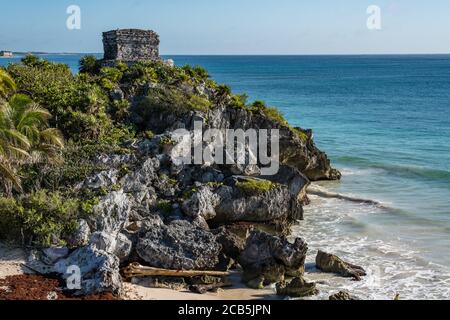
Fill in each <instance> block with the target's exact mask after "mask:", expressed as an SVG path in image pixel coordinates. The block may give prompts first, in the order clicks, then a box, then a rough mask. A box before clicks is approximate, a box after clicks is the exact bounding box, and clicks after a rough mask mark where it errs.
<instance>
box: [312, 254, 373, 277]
mask: <svg viewBox="0 0 450 320" xmlns="http://www.w3.org/2000/svg"><path fill="white" fill-rule="evenodd" d="M316 266H317V268H318V269H319V270H322V271H323V272H330V273H336V274H339V275H341V276H343V277H350V278H354V279H355V280H357V281H359V280H361V277H362V276H365V275H366V271H365V270H364V269H363V268H362V267H359V266H356V265H354V264H351V263H348V262H345V261H344V260H342V259H341V258H339V257H338V256H335V255H333V254H329V253H326V252H323V251H319V252H318V253H317V257H316Z"/></svg>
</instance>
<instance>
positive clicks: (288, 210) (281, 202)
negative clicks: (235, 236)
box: [214, 185, 303, 223]
mask: <svg viewBox="0 0 450 320" xmlns="http://www.w3.org/2000/svg"><path fill="white" fill-rule="evenodd" d="M216 193H217V195H218V196H219V197H220V199H221V201H220V204H219V205H218V206H217V207H216V208H215V212H216V218H215V219H214V222H215V223H230V222H238V221H247V222H273V221H274V220H283V221H294V220H298V219H301V218H302V217H303V208H302V206H301V205H300V204H299V201H298V199H296V198H295V197H292V196H291V193H290V192H289V190H288V188H287V187H285V186H281V185H280V186H277V187H275V188H273V189H271V190H269V191H267V192H262V193H260V194H253V195H249V194H246V193H245V192H244V191H243V190H240V189H239V188H237V187H236V186H227V185H224V186H221V187H219V189H218V190H217V192H216Z"/></svg>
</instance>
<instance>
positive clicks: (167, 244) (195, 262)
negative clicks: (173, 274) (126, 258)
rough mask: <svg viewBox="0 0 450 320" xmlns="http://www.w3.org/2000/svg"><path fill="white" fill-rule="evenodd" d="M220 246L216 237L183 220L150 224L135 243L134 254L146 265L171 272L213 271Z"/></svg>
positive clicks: (217, 260)
mask: <svg viewBox="0 0 450 320" xmlns="http://www.w3.org/2000/svg"><path fill="white" fill-rule="evenodd" d="M221 249H222V248H221V245H220V244H218V243H217V241H216V237H215V236H214V235H213V234H212V233H211V232H208V231H206V230H203V229H201V228H197V227H195V226H193V225H192V224H191V223H189V222H188V221H185V220H175V221H173V222H171V223H170V224H168V225H160V224H153V225H149V226H148V230H147V231H146V232H145V233H143V234H142V236H141V237H140V239H139V240H138V243H137V247H136V252H137V254H138V255H139V257H140V258H141V259H143V260H144V261H145V262H146V263H147V264H148V265H149V266H152V267H156V268H164V269H174V270H182V269H183V270H207V269H210V270H212V269H214V267H215V266H216V265H217V264H218V262H219V255H220V252H221Z"/></svg>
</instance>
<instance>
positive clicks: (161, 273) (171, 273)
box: [123, 263, 230, 279]
mask: <svg viewBox="0 0 450 320" xmlns="http://www.w3.org/2000/svg"><path fill="white" fill-rule="evenodd" d="M123 275H124V276H125V277H126V278H128V279H129V278H134V277H136V278H139V277H182V278H192V277H201V276H211V277H226V276H228V275H230V273H229V272H221V271H197V270H168V269H159V268H152V267H144V266H142V265H140V264H139V263H132V264H130V265H129V266H128V267H126V268H125V269H123Z"/></svg>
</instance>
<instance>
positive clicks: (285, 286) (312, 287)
mask: <svg viewBox="0 0 450 320" xmlns="http://www.w3.org/2000/svg"><path fill="white" fill-rule="evenodd" d="M276 287H277V295H279V296H288V297H292V298H303V297H309V296H314V295H316V294H318V293H319V290H318V289H317V288H316V284H315V283H313V282H306V281H305V279H303V277H297V278H294V279H293V280H292V281H291V282H289V283H288V282H286V281H282V282H280V283H278V284H277V286H276Z"/></svg>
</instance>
